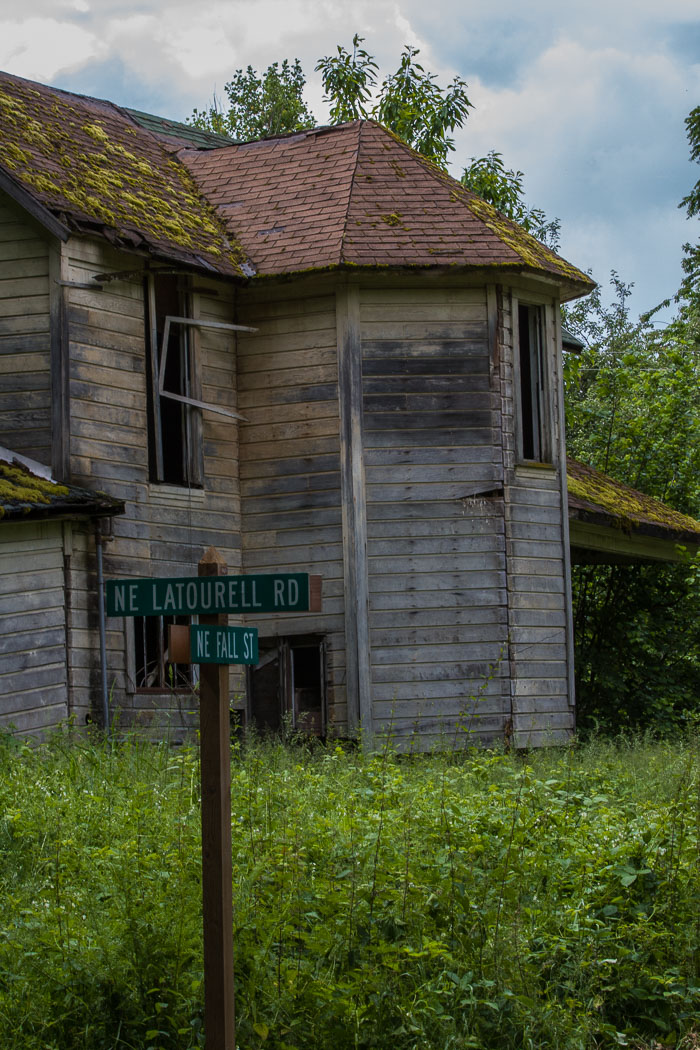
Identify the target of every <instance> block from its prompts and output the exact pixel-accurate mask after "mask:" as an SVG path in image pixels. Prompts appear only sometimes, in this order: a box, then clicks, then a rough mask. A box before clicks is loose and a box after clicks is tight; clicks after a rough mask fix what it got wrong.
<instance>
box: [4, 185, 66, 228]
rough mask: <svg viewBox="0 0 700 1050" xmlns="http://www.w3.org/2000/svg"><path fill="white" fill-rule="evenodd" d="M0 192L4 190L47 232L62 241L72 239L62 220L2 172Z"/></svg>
mask: <svg viewBox="0 0 700 1050" xmlns="http://www.w3.org/2000/svg"><path fill="white" fill-rule="evenodd" d="M0 190H4V191H5V193H6V194H7V196H8V197H11V198H12V200H13V201H14V202H15V203H16V204H19V206H20V207H21V208H24V210H25V211H26V212H28V213H29V215H31V216H32V218H33V219H35V220H36V221H37V222H38V223H40V224H41V225H42V226H43V227H44V229H45V230H47V231H48V232H49V233H51V234H53V236H54V237H58V238H59V240H61V241H67V240H68V238H69V237H70V230H69V229H68V227H67V226H65V225H64V224H63V223H62V222H61V221H60V219H57V218H56V216H55V215H54V214H53V213H52V212H50V211H49V209H48V208H45V207H44V206H43V204H39V202H38V201H37V200H35V198H34V197H32V195H31V193H29V192H28V191H27V190H25V189H24V188H23V187H22V186H20V185H19V183H18V182H15V180H14V179H13V178H12V176H10V175H8V174H7V172H6V171H1V170H0Z"/></svg>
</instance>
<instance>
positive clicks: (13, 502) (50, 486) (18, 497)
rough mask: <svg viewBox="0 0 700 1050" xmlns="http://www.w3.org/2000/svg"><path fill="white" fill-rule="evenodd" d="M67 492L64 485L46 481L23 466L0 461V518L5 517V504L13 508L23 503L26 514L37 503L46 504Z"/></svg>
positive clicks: (65, 494)
mask: <svg viewBox="0 0 700 1050" xmlns="http://www.w3.org/2000/svg"><path fill="white" fill-rule="evenodd" d="M69 492H70V490H69V489H68V487H67V486H66V485H57V484H56V482H54V481H47V480H46V478H40V477H38V476H37V475H36V474H31V473H30V472H29V471H28V470H26V469H25V468H24V467H15V466H10V464H9V463H0V518H3V517H5V514H6V512H7V510H8V506H7V505H10V506H12V507H13V508H16V507H17V506H18V505H20V504H21V505H25V513H26V514H28V513H29V512H30V511H31V510H32V509H33V508H35V507H37V506H38V505H44V506H48V505H49V504H51V503H52V502H53V501H54V500H55V499H57V498H58V499H60V498H62V497H65V496H68V495H69Z"/></svg>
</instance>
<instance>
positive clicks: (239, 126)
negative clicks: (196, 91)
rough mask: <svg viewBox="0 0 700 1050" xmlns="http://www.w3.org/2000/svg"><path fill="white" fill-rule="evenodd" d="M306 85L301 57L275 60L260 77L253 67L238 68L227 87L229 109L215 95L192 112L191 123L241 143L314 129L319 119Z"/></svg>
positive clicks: (225, 88)
mask: <svg viewBox="0 0 700 1050" xmlns="http://www.w3.org/2000/svg"><path fill="white" fill-rule="evenodd" d="M305 84H306V78H305V76H304V71H303V70H302V68H301V63H300V62H299V59H298V58H295V59H294V61H293V62H289V61H288V60H287V59H286V58H285V59H284V61H283V62H282V64H281V65H280V64H279V62H273V63H272V65H270V66H268V67H267V69H266V70H265V72H264V73H263V74H262V75H261V76H259V75H258V73H257V72H256V70H254V69H253V67H252V66H248V68H247V69H246V71H245V72H243V70H242V69H237V70H236V72H235V73H234V75H233V78H232V79H231V80H230V81H229V82H228V84H226V85H225V86H224V91H225V92H226V97H227V99H228V108H227V109H226V110H225V111H224V110H223V109H222V108H221V105H220V103H219V101H218V99H217V98H216V96H214V99H213V101H212V103H211V104H210V105H209V106H208V108H207V109H204V110H198V109H195V110H194V111H193V113H192V116H191V117H190V119H189V123H190V124H192V125H194V127H197V128H204V129H206V130H207V131H217V132H219V134H221V135H228V136H229V137H230V138H233V139H238V140H239V141H241V142H247V141H249V140H250V139H261V138H265V137H266V136H268V135H281V134H283V133H284V132H286V131H302V130H303V129H304V128H312V127H314V124H315V123H316V122H315V120H314V116H313V114H312V113H311V112H310V110H309V108H308V106H307V105H306V102H305V101H304V86H305Z"/></svg>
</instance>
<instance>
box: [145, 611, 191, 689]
mask: <svg viewBox="0 0 700 1050" xmlns="http://www.w3.org/2000/svg"><path fill="white" fill-rule="evenodd" d="M190 623H191V619H190V617H189V616H136V617H134V684H135V687H136V690H137V691H139V692H143V691H145V690H150V689H153V690H157V691H159V692H162V691H163V690H164V689H175V690H185V691H188V692H189V691H190V690H192V689H193V688H194V685H195V680H196V679H195V673H194V668H193V667H192V665H190V664H172V663H170V661H169V659H168V655H169V654H168V626H169V625H170V624H184V625H188V624H190Z"/></svg>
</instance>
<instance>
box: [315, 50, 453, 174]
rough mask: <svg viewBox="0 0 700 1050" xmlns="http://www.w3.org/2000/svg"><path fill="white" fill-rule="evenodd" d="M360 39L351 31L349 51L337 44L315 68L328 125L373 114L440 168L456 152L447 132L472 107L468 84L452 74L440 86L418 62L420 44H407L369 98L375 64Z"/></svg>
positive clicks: (373, 80) (375, 69)
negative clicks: (328, 111)
mask: <svg viewBox="0 0 700 1050" xmlns="http://www.w3.org/2000/svg"><path fill="white" fill-rule="evenodd" d="M363 42H364V38H363V37H361V36H358V35H357V34H355V36H354V37H353V41H352V45H353V49H352V53H350V52H349V51H346V50H345V48H344V47H340V46H339V47H338V48H337V49H336V54H335V55H328V56H326V57H325V58H322V59H320V61H319V62H318V64H317V66H316V69H317V71H320V73H321V80H322V83H323V90H324V92H325V97H324V101H326V102H329V103H330V105H331V123H333V124H340V123H343V122H344V121H346V120H357V119H360V118H367V117H372V118H374V119H375V120H378V121H379V123H380V124H383V125H384V127H386V128H388V129H389V130H390V131H393V132H394V134H395V135H398V137H399V138H400V139H403V141H404V142H406V143H408V145H409V146H411V147H413V149H415V150H417V151H418V152H419V153H422V155H423V156H424V157H427V158H428V159H429V160H432V161H434V162H435V163H436V164H438V165H439V166H440V167H442V168H444V167H445V166H446V164H447V155H448V153H449V152H450V151H452V150H454V140H453V139H452V138H451V137H450V132H453V131H454V130H455V129H456V128H459V127H461V126H462V124H463V123H464V121H465V120H466V119H467V116H468V115H469V110H470V109H471V108H472V104H471V102H470V101H469V99H468V97H467V85H466V84H465V82H464V81H463V80H462V79H461V77H455V78H454V80H453V81H452V83H451V84H448V86H447V87H446V88H441V87H440V86H439V85H438V84H437V83H436V77H435V74H433V73H426V71H425V69H424V68H423V66H422V65H421V64H420V62H417V61H416V56H417V55H418V54H419V53H420V52H419V51H418V48H415V47H411V46H410V45H409V44H407V45H406V46H405V47H404V50H403V53H402V55H401V60H400V62H399V68H398V69H397V70H396V72H395V73H391V74H389V75H388V76H386V77H385V78H384V80H383V81H382V84H381V87H380V89H379V93H378V95H377V97H376V98H374V100H373V89H374V88H375V87H376V85H377V68H378V67H377V63H376V62H375V60H374V58H373V57H372V55H370V54H369V53H368V52H367V51H365V50H364V48H362V47H361V44H362V43H363Z"/></svg>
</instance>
